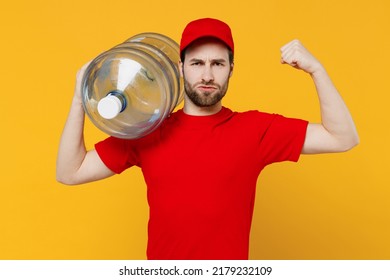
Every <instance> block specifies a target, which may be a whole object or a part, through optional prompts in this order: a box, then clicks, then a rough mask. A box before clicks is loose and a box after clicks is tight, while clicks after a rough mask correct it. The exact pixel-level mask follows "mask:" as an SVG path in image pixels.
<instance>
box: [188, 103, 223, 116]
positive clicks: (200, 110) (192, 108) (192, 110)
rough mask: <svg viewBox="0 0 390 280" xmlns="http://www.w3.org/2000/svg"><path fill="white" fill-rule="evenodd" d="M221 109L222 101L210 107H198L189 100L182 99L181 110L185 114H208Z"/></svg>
mask: <svg viewBox="0 0 390 280" xmlns="http://www.w3.org/2000/svg"><path fill="white" fill-rule="evenodd" d="M221 109H222V103H221V102H218V103H217V104H215V105H213V106H210V107H199V106H196V105H194V104H190V102H186V101H184V107H183V111H184V113H186V114H187V115H191V116H210V115H214V114H216V113H218V112H219V111H221Z"/></svg>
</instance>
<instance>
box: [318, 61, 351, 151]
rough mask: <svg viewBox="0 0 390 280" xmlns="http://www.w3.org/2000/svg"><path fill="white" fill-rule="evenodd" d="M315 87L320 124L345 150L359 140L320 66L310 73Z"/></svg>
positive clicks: (332, 85) (342, 103) (327, 76)
mask: <svg viewBox="0 0 390 280" xmlns="http://www.w3.org/2000/svg"><path fill="white" fill-rule="evenodd" d="M311 77H312V79H313V81H314V84H315V86H316V89H317V93H318V98H319V102H320V110H321V123H322V126H323V127H324V128H325V129H326V130H327V131H328V132H329V133H330V134H331V135H332V137H334V138H335V139H336V140H337V142H338V143H340V148H341V149H342V150H343V149H345V150H347V149H350V148H352V147H353V146H355V145H356V144H357V143H358V142H359V138H358V134H357V131H356V127H355V124H354V122H353V119H352V116H351V114H350V111H349V109H348V107H347V106H346V104H345V102H344V101H343V99H342V97H341V95H340V94H339V92H338V90H337V89H336V87H335V86H334V84H333V82H332V81H331V79H330V77H329V75H328V74H327V72H326V70H325V69H324V68H323V67H322V66H321V67H319V68H318V69H317V70H316V71H315V72H313V73H312V74H311Z"/></svg>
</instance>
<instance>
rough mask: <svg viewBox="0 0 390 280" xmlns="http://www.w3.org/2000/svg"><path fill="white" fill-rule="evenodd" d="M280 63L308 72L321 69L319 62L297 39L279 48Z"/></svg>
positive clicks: (312, 72)
mask: <svg viewBox="0 0 390 280" xmlns="http://www.w3.org/2000/svg"><path fill="white" fill-rule="evenodd" d="M280 52H281V63H283V64H289V65H291V66H293V67H295V68H297V69H300V70H303V71H305V72H307V73H309V74H314V73H315V72H316V71H318V70H321V69H323V67H322V65H321V63H320V62H319V61H318V60H317V59H316V58H315V57H314V56H313V55H312V54H311V53H310V52H309V51H308V50H307V49H306V48H305V47H304V46H303V45H302V43H301V42H300V41H299V40H293V41H291V42H289V43H288V44H286V45H284V46H283V47H282V48H280Z"/></svg>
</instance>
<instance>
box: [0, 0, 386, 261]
mask: <svg viewBox="0 0 390 280" xmlns="http://www.w3.org/2000/svg"><path fill="white" fill-rule="evenodd" d="M389 14H390V2H388V1H386V0H372V1H356V0H355V1H352V0H348V1H346V0H345V1H340V0H337V1H336V0H328V1H320V0H315V1H313V0H296V1H289V0H279V1H265V0H261V1H260V0H250V1H241V2H229V1H228V2H227V1H225V0H215V1H209V0H199V1H195V2H194V1H192V2H191V1H187V2H186V1H178V0H168V1H157V0H150V1H130V0H112V1H102V0H83V1H80V0H78V1H75V0H69V1H49V0H36V1H27V0H21V1H6V2H5V3H3V4H2V8H1V10H0V23H1V25H0V26H1V44H0V48H1V53H2V56H1V67H0V77H1V99H0V102H1V110H0V127H1V138H0V149H1V150H0V154H1V179H0V180H1V183H0V259H141V260H142V259H145V257H146V254H145V250H146V242H147V221H148V205H147V201H146V186H145V183H144V180H143V177H142V174H141V171H140V170H139V169H138V168H132V169H130V170H128V171H126V172H124V173H123V174H122V175H119V176H114V177H112V178H110V179H107V180H104V181H101V182H95V183H90V184H86V185H83V186H75V187H67V186H64V185H61V184H59V183H57V182H56V180H55V162H56V154H57V148H58V143H59V139H60V135H61V131H62V128H63V126H64V123H65V120H66V117H67V114H68V111H69V108H70V104H71V100H72V96H73V89H74V82H75V76H76V72H77V70H78V69H79V68H80V67H81V66H82V65H83V64H84V63H85V62H87V61H89V60H91V59H93V58H94V57H96V56H97V55H98V54H99V53H101V52H103V51H105V50H108V49H109V48H111V47H113V46H114V45H117V44H119V43H121V42H123V41H125V40H126V39H127V38H129V37H131V36H133V35H135V34H138V33H142V32H158V33H162V34H165V35H167V36H169V37H171V38H172V39H174V40H175V41H177V42H178V41H179V40H180V36H181V31H182V29H183V28H184V26H185V25H186V24H187V23H188V22H189V21H191V20H193V19H196V18H200V17H215V18H219V19H221V20H224V21H226V22H227V23H229V24H230V26H231V28H232V30H233V35H234V38H235V43H236V52H235V69H234V75H233V77H232V79H231V82H230V88H229V91H228V93H227V96H226V98H225V99H224V103H223V104H224V105H225V106H227V107H230V108H232V109H233V110H236V111H244V110H251V109H258V110H261V111H266V112H277V113H280V114H283V115H285V116H289V117H298V118H304V119H308V120H310V121H313V122H318V121H320V115H319V106H318V101H317V97H316V93H315V89H314V86H313V83H312V81H311V79H310V77H309V76H308V75H307V74H305V73H303V72H302V71H297V70H295V69H293V68H291V67H288V66H286V65H281V64H280V52H279V48H280V47H281V46H283V45H284V44H285V43H287V42H289V41H290V40H292V39H295V38H298V39H300V40H301V41H302V42H303V44H304V45H305V46H306V47H307V48H308V49H309V50H310V51H311V52H312V53H313V54H314V55H315V56H316V57H317V58H318V59H319V60H320V61H321V62H322V63H323V64H324V65H325V67H326V69H327V70H328V72H329V73H330V75H331V77H332V79H333V81H334V82H335V84H336V86H337V88H338V89H339V90H340V92H341V94H342V96H343V98H344V99H345V101H346V103H347V104H348V106H349V108H350V110H351V113H352V115H353V117H354V120H355V122H356V125H357V128H358V131H359V134H360V138H361V143H360V145H359V146H358V147H356V148H355V149H353V150H352V151H350V152H348V153H344V154H331V155H315V156H302V157H301V160H300V162H299V163H298V164H294V163H279V164H274V165H272V166H269V167H267V168H266V169H265V170H264V171H263V173H262V174H261V175H260V177H259V181H258V186H257V197H256V205H255V212H254V217H253V223H252V232H251V246H250V258H251V259H390V241H389V236H390V204H389V201H390V179H389V176H388V174H389V173H388V171H389V163H388V159H389V158H390V149H389V148H388V147H389V143H390V132H389V123H390V117H389V111H390V110H389V104H390V87H389V62H390V55H389V49H390V36H389V35H390V30H389V27H390V17H389ZM179 107H180V106H179ZM85 135H86V136H85V138H86V144H87V146H88V148H91V147H93V144H94V143H95V142H97V141H99V140H101V139H103V138H104V137H106V135H104V134H103V133H102V132H100V131H99V130H98V129H97V128H96V127H94V126H93V125H92V124H91V122H90V121H89V119H87V120H86V129H85ZM237 137H239V135H238V136H237ZM237 148H239V147H237ZM200 175H201V174H200Z"/></svg>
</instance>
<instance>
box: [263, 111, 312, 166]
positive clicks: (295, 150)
mask: <svg viewBox="0 0 390 280" xmlns="http://www.w3.org/2000/svg"><path fill="white" fill-rule="evenodd" d="M307 125H308V122H307V121H305V120H301V119H294V118H286V117H283V116H281V115H277V114H273V115H272V118H271V120H270V122H269V123H268V126H267V128H266V130H265V132H264V134H263V135H262V139H261V142H260V153H261V158H262V159H263V163H264V165H267V164H271V163H274V162H281V161H294V162H297V161H298V159H299V156H300V154H301V151H302V148H303V144H304V142H305V137H306V130H307Z"/></svg>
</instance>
